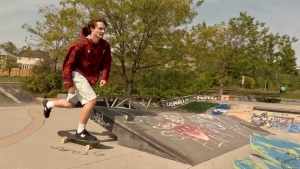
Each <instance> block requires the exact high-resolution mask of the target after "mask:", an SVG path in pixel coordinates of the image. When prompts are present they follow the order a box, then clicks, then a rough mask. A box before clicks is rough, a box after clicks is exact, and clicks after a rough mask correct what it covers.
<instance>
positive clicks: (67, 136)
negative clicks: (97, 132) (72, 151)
mask: <svg viewBox="0 0 300 169" xmlns="http://www.w3.org/2000/svg"><path fill="white" fill-rule="evenodd" d="M57 134H58V135H59V136H60V137H63V138H62V139H61V140H60V141H61V143H63V144H65V143H68V142H72V143H78V144H81V145H85V148H86V149H87V150H90V149H93V148H96V147H98V146H99V145H100V140H93V141H90V140H81V139H78V138H76V137H75V134H73V133H70V132H69V131H58V132H57Z"/></svg>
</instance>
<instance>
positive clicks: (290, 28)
mask: <svg viewBox="0 0 300 169" xmlns="http://www.w3.org/2000/svg"><path fill="white" fill-rule="evenodd" d="M59 2H60V0H43V1H41V0H29V1H20V0H0V4H1V7H0V25H1V26H0V44H2V43H5V42H8V41H10V42H12V43H14V44H15V45H16V46H17V47H18V48H21V47H23V46H26V45H27V43H26V42H25V37H29V36H30V34H29V33H28V32H27V31H26V30H25V29H22V25H23V24H24V23H26V24H28V25H31V26H35V23H36V22H37V21H42V19H43V18H42V17H41V16H40V15H39V14H38V9H39V7H42V6H44V5H50V4H54V5H56V6H57V7H59ZM299 9H300V0H284V1H283V0H205V2H204V3H203V4H202V5H201V6H200V7H199V9H197V12H198V15H197V16H196V18H195V19H194V21H193V24H197V23H202V22H203V21H205V22H206V23H207V24H208V25H214V24H219V23H221V22H225V23H227V22H228V21H229V19H231V18H234V17H239V14H240V12H247V14H248V15H250V16H251V17H254V19H255V21H260V22H265V23H266V25H265V26H266V27H269V33H273V34H276V33H278V34H279V35H281V36H283V35H289V36H290V37H296V38H298V39H299V41H298V42H297V43H294V44H293V49H294V50H295V52H296V57H297V61H296V62H297V65H298V66H300V12H298V11H299Z"/></svg>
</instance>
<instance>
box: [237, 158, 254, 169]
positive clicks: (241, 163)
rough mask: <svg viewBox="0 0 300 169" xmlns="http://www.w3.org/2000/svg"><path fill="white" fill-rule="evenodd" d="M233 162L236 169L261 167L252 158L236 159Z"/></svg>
mask: <svg viewBox="0 0 300 169" xmlns="http://www.w3.org/2000/svg"><path fill="white" fill-rule="evenodd" d="M233 164H234V168H235V169H260V167H259V166H258V165H257V164H256V163H254V161H253V160H251V159H250V158H243V159H241V160H235V161H234V163H233Z"/></svg>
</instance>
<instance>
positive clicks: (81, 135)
mask: <svg viewBox="0 0 300 169" xmlns="http://www.w3.org/2000/svg"><path fill="white" fill-rule="evenodd" d="M75 137H76V138H77V139H81V140H89V141H93V140H97V137H95V136H93V135H91V134H90V133H89V132H88V131H86V129H84V130H83V131H82V132H80V133H77V131H76V134H75Z"/></svg>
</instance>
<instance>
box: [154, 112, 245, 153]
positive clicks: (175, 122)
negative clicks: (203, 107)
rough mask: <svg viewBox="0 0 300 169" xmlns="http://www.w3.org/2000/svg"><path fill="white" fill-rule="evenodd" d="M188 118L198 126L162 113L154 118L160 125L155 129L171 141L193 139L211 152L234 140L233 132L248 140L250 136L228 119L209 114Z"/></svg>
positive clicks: (175, 116) (170, 114) (173, 115)
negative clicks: (215, 147) (214, 148)
mask: <svg viewBox="0 0 300 169" xmlns="http://www.w3.org/2000/svg"><path fill="white" fill-rule="evenodd" d="M186 117H187V118H188V119H189V120H191V121H192V122H194V123H196V125H192V124H188V123H185V120H184V118H183V117H182V116H180V115H179V114H178V113H161V114H159V116H156V117H154V119H155V120H157V121H158V122H159V123H158V124H157V125H155V126H153V128H154V129H159V130H163V131H162V132H161V134H162V135H163V136H165V137H170V139H171V140H184V139H191V140H193V141H195V142H197V143H199V144H202V145H203V146H205V147H207V148H209V149H211V150H213V148H212V147H213V146H212V145H217V147H221V146H222V145H223V144H225V143H228V142H229V140H228V139H226V138H233V134H232V131H233V132H235V133H237V134H239V135H241V136H242V137H247V138H248V135H246V134H244V133H243V130H241V129H240V126H241V125H239V124H238V123H236V122H234V121H232V120H231V119H230V118H228V117H224V118H217V117H215V116H212V115H208V114H197V115H192V116H186ZM228 130H232V131H230V132H229V131H228Z"/></svg>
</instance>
